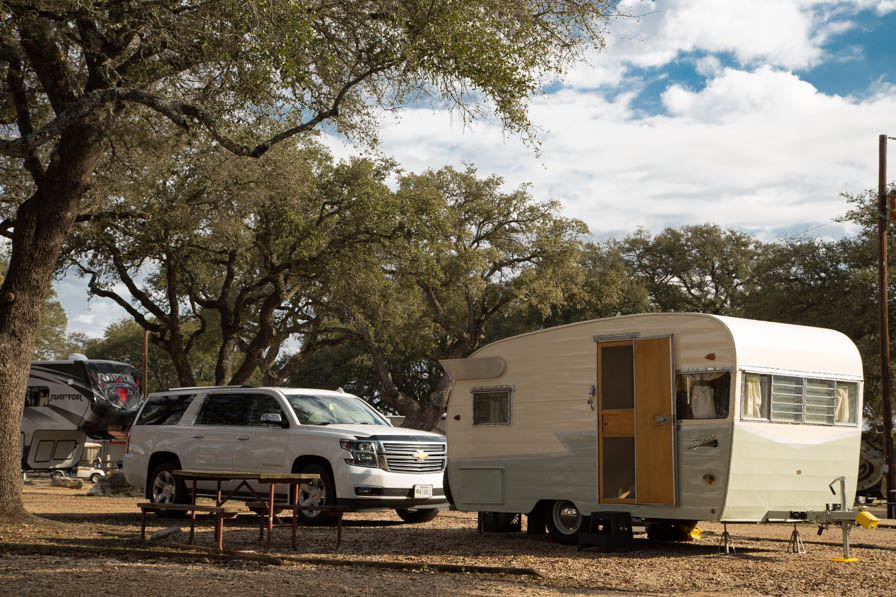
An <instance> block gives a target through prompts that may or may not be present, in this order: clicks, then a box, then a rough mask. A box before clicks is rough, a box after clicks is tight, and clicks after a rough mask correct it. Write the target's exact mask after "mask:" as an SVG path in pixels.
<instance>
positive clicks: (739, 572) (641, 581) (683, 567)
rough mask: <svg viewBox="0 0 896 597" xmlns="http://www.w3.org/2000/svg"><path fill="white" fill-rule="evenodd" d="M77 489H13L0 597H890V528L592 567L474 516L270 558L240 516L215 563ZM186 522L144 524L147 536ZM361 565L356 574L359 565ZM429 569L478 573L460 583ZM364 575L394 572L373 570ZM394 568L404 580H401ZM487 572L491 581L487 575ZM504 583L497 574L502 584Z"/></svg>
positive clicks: (611, 557)
mask: <svg viewBox="0 0 896 597" xmlns="http://www.w3.org/2000/svg"><path fill="white" fill-rule="evenodd" d="M89 486H90V484H89V483H88V484H86V485H85V487H84V488H82V489H66V488H62V487H55V486H51V485H50V482H49V481H48V480H44V479H36V480H29V481H28V482H26V484H25V485H24V496H25V504H26V507H27V508H28V510H29V511H30V512H32V513H34V514H37V515H39V516H40V517H41V518H42V519H43V521H45V522H36V523H30V524H28V525H25V526H11V525H8V524H7V525H2V524H0V595H73V596H79V597H84V596H87V595H91V596H93V595H117V596H121V595H137V594H139V595H161V596H165V597H171V595H184V594H186V595H191V596H196V597H201V596H204V595H221V594H227V593H228V592H229V591H233V592H234V593H236V592H239V593H241V594H244V593H247V592H251V593H252V594H259V595H271V594H275V593H276V594H282V595H315V596H320V595H331V594H344V595H378V596H380V597H382V596H387V595H406V596H408V597H411V596H414V595H421V594H424V595H507V594H513V595H564V596H574V595H622V594H633V595H669V594H685V595H708V594H714V593H725V594H738V595H822V594H823V595H850V596H851V597H856V596H859V595H892V594H893V588H892V581H893V571H894V570H896V528H892V527H890V528H878V529H874V530H866V529H863V528H857V529H854V530H853V532H852V535H851V542H852V546H853V548H852V555H853V556H855V557H858V558H859V561H858V562H853V563H834V562H832V561H831V558H834V557H839V556H842V551H843V550H842V545H841V542H840V537H841V535H840V531H839V529H836V528H832V529H829V530H828V531H826V532H825V533H824V535H823V536H821V537H818V536H817V535H816V527H814V526H810V525H804V526H803V527H802V536H803V540H804V541H805V544H806V547H807V548H808V553H806V554H802V555H796V554H789V553H787V543H788V539H789V537H790V533H791V531H792V527H790V526H783V525H728V530H729V532H730V533H731V534H732V536H733V539H734V545H735V548H736V553H734V554H729V555H726V554H724V553H720V552H719V549H718V541H719V536H720V534H721V531H722V528H721V525H718V524H713V523H702V524H701V525H700V528H701V529H703V530H704V533H703V536H702V537H701V538H700V539H699V540H696V541H693V542H690V543H659V542H650V541H648V540H647V538H646V536H645V535H644V534H643V533H636V535H635V549H634V551H631V552H628V553H621V554H603V553H599V552H597V551H594V550H592V549H586V550H582V551H577V550H576V548H575V547H567V546H563V545H558V544H554V543H550V542H549V541H548V539H547V536H544V535H541V536H533V535H528V534H527V533H525V532H523V533H509V534H491V535H485V536H483V535H480V534H479V533H478V532H477V530H476V515H475V514H470V513H463V512H443V513H442V514H440V515H439V516H438V517H437V518H436V519H435V520H433V521H432V522H428V523H424V524H415V525H412V524H405V523H403V522H402V521H401V520H400V519H399V518H398V517H397V516H396V515H395V514H394V513H393V512H382V513H372V514H371V513H355V514H347V515H346V517H345V529H344V533H343V543H342V546H341V548H340V549H339V550H338V552H337V551H336V550H335V540H336V530H335V528H317V527H301V528H300V529H299V549H298V550H297V551H292V550H291V549H290V533H289V530H288V529H275V532H274V543H273V547H272V549H271V551H270V552H265V551H264V550H263V546H262V544H261V543H260V542H259V541H258V519H257V518H256V517H254V516H252V515H251V513H249V512H248V511H247V512H246V513H245V514H244V515H243V514H241V515H240V516H239V517H238V518H237V519H235V520H230V521H227V522H225V525H226V531H225V533H224V548H225V553H223V554H218V553H216V552H215V550H213V549H211V548H212V547H213V544H214V541H213V532H212V524H211V522H210V520H209V519H207V518H204V519H202V520H201V521H199V523H198V534H197V540H196V546H195V547H191V546H188V545H185V543H186V533H180V534H175V535H173V536H169V537H167V538H163V539H158V540H153V541H148V542H146V543H144V542H142V541H141V540H140V515H139V510H138V509H137V508H136V506H135V504H136V503H137V502H138V501H142V500H141V499H139V498H132V497H101V496H89V495H87V490H88V488H89ZM173 524H177V525H179V526H181V527H182V528H184V529H186V530H188V529H189V522H187V523H186V524H184V523H183V522H182V521H174V522H172V521H170V520H162V519H160V518H157V517H155V516H149V517H148V533H153V532H157V531H160V530H163V529H166V528H170V527H171V526H172V525H173ZM365 564H366V565H365ZM441 565H453V566H467V567H469V566H479V567H488V570H487V571H486V570H484V569H478V570H479V571H476V572H470V571H469V570H467V571H463V570H459V569H454V570H444V569H442V570H439V566H441ZM373 566H394V568H391V569H390V568H381V567H373ZM399 566H403V568H402V567H399ZM492 569H494V570H492ZM502 570H503V572H502Z"/></svg>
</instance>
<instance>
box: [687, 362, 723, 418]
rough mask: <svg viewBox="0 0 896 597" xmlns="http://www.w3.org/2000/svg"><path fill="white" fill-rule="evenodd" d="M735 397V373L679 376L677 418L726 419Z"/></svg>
mask: <svg viewBox="0 0 896 597" xmlns="http://www.w3.org/2000/svg"><path fill="white" fill-rule="evenodd" d="M730 396H731V373H729V372H728V371H722V372H707V373H679V374H678V375H677V376H675V415H676V417H677V418H678V419H726V418H728V402H729V401H730Z"/></svg>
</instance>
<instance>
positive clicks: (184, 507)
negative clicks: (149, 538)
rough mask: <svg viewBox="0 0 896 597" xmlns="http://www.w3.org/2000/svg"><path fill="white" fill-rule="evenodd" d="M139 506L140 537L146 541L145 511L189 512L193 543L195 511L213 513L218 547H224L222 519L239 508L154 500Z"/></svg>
mask: <svg viewBox="0 0 896 597" xmlns="http://www.w3.org/2000/svg"><path fill="white" fill-rule="evenodd" d="M137 507H139V508H140V538H141V539H143V540H144V541H146V513H147V512H189V513H190V538H189V541H188V542H189V543H190V544H192V543H193V534H194V531H195V528H196V513H197V512H205V513H208V514H214V515H215V541H216V542H217V544H218V549H224V519H225V518H233V517H234V516H236V515H237V514H238V513H239V508H234V507H233V506H206V505H203V504H158V503H154V502H141V503H139V504H137Z"/></svg>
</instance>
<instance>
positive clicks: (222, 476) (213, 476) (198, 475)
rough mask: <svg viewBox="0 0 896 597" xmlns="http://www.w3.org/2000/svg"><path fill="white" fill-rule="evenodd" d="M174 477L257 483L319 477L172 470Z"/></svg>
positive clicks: (295, 480) (297, 481) (315, 478)
mask: <svg viewBox="0 0 896 597" xmlns="http://www.w3.org/2000/svg"><path fill="white" fill-rule="evenodd" d="M171 474H173V475H174V476H175V477H178V478H179V479H185V480H188V481H189V480H194V479H195V480H197V481H236V480H243V481H258V482H259V483H300V482H302V481H316V480H318V479H320V475H318V474H317V473H249V472H238V471H195V470H174V471H171Z"/></svg>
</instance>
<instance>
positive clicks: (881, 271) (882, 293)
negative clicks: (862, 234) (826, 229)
mask: <svg viewBox="0 0 896 597" xmlns="http://www.w3.org/2000/svg"><path fill="white" fill-rule="evenodd" d="M877 183H878V213H877V240H878V246H879V248H878V259H877V264H878V302H879V309H880V383H881V399H882V402H883V419H884V420H883V424H884V425H883V444H884V462H885V463H886V465H887V474H886V478H887V495H886V498H887V518H891V519H892V518H896V467H894V465H893V408H892V405H891V403H890V393H891V392H890V324H889V315H888V313H887V283H888V282H887V280H888V276H887V224H888V223H889V218H888V217H887V136H886V135H880V137H879V138H878V180H877Z"/></svg>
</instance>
